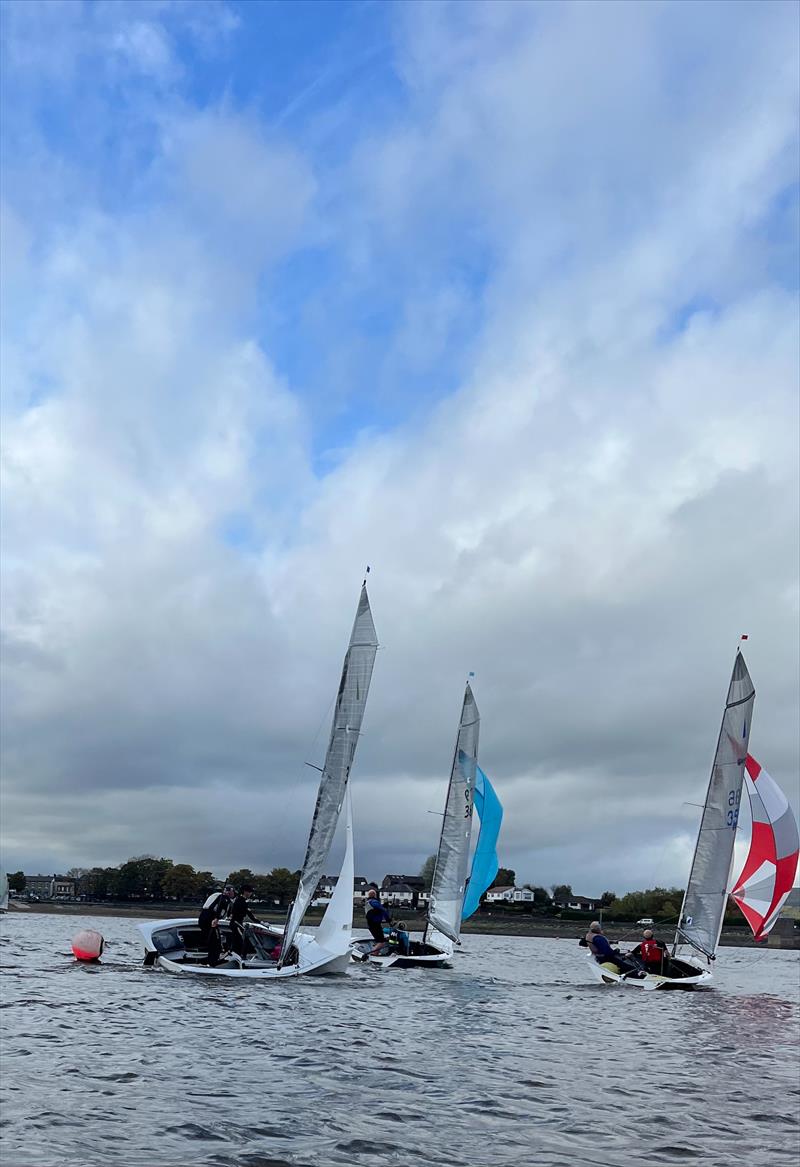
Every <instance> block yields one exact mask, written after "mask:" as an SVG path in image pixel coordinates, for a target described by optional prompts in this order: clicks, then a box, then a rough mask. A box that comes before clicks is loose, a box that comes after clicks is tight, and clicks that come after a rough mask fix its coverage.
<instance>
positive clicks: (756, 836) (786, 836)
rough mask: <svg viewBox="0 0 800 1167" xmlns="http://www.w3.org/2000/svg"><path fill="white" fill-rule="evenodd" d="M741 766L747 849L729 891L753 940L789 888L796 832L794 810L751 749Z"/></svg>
mask: <svg viewBox="0 0 800 1167" xmlns="http://www.w3.org/2000/svg"><path fill="white" fill-rule="evenodd" d="M745 770H746V773H745V782H746V784H747V793H748V795H749V796H750V812H751V816H752V820H753V826H752V832H751V835H750V849H749V851H748V853H747V858H746V859H745V862H744V866H743V868H742V870H741V873H740V875H739V878H738V879H737V880H736V883H735V884H734V888H733V891H732V892H731V895H732V896H733V898H734V899H735V900H736V903H737V904H738V905H739V907H740V909H741V911H742V915H743V916H744V918H745V919H746V920H747V922H748V924H749V925H750V927H751V928H752V930H753V935H754V936H755V938H756V940H766V938H767V936H768V935H769V932H770V929H771V928H772V925H773V924H774V923H775V921H776V920H777V918H778V916H779V915H780V910H781V908H782V907H783V905H784V903H785V901H786V897H787V896H788V894H789V892H790V891H791V890H792V885H793V883H794V877H795V875H796V874H797V858H798V852H800V837H798V833H797V822H796V821H795V817H794V815H793V814H792V809H791V807H790V806H789V803H788V801H787V799H786V796H785V794H784V793H783V791H782V790H781V788H780V786H778V784H777V782H775V781H774V779H772V778H770V776H769V774H768V773H767V772H766V770H764V769H762V767H761V766H760V765H759V764H758V762H757V761H756V760H755V758H754V757H752V756H751V755H750V754H748V755H747V760H746V762H745Z"/></svg>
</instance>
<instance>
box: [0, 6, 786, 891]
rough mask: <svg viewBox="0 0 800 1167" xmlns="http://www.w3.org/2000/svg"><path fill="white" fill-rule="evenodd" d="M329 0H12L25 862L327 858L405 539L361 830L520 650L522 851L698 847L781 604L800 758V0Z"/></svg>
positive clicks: (423, 828)
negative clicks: (327, 766)
mask: <svg viewBox="0 0 800 1167" xmlns="http://www.w3.org/2000/svg"><path fill="white" fill-rule="evenodd" d="M323 8H324V9H325V10H326V13H325V15H324V17H323V16H322V15H319V22H318V24H315V21H314V20H310V19H309V20H306V25H307V27H305V26H304V24H303V21H304V20H305V17H304V16H303V12H307V11H310V10H305V9H301V8H300V7H299V6H293V5H286V6H283V5H265V6H254V5H241V6H239V5H235V4H232V5H222V4H220V5H211V4H200V5H196V6H195V5H192V4H189V3H182V4H165V3H159V4H152V5H151V4H148V3H135V4H133V3H132V4H127V3H115V4H113V5H107V4H99V3H98V4H76V3H75V4H61V5H51V4H38V3H32V2H28V0H26V2H24V3H19V4H14V3H9V4H6V5H5V16H4V21H3V77H4V85H5V88H6V92H5V95H4V99H3V115H4V119H5V125H4V128H3V135H2V140H3V151H4V158H3V167H4V187H3V219H2V249H3V262H2V280H3V285H2V297H3V318H4V319H3V327H4V333H3V342H2V362H3V363H2V392H3V406H2V408H3V413H2V446H3V454H2V496H1V497H2V536H3V578H2V582H3V587H2V637H3V655H2V667H3V673H2V718H3V720H2V749H3V790H2V811H3V813H2V831H3V835H2V845H3V863H4V866H6V867H7V868H9V869H11V870H15V869H16V868H18V867H23V868H24V869H25V870H27V871H29V872H30V871H32V870H34V869H42V870H44V871H54V870H62V869H66V868H69V867H71V866H73V865H78V864H80V865H91V864H117V863H120V862H122V861H124V860H125V859H126V858H128V857H129V856H131V855H137V854H143V853H154V854H157V855H162V854H163V855H167V856H170V857H172V858H174V859H175V860H176V861H184V862H190V863H193V864H194V865H195V866H197V867H202V868H212V869H213V870H214V871H216V872H217V873H219V874H224V873H226V872H227V871H228V870H229V869H232V868H236V867H241V866H249V867H252V868H253V869H255V870H258V871H261V870H266V869H269V868H270V867H272V866H275V865H287V866H289V867H292V868H294V867H297V866H298V865H299V864H300V862H301V859H302V855H303V853H304V849H305V842H306V836H307V831H308V825H309V821H310V814H311V810H312V808H313V804H314V797H315V788H316V782H315V772H314V771H313V770H310V769H308V768H307V767H305V766H304V762H305V761H311V762H315V763H318V762H319V761H320V759H321V757H322V755H323V753H324V748H325V741H326V736H327V728H328V721H329V717H330V710H331V703H332V699H333V696H334V692H335V688H336V685H337V683H338V676H339V670H340V666H341V658H342V654H343V651H344V648H345V645H346V640H347V636H348V633H349V629H350V625H351V622H352V618H353V614H354V611H355V605H356V601H357V596H358V588H359V585H360V582H361V578H362V574H363V570H364V566H365V565H366V564H367V563H369V564H371V565H372V574H371V576H370V594H371V599H372V605H373V612H374V617H375V623H376V627H377V629H378V634H379V637H380V640H381V643H382V646H383V647H382V650H381V652H380V653H379V654H378V659H377V662H376V667H375V673H374V678H373V687H372V692H371V696H370V701H369V705H368V708H367V713H366V718H365V726H364V728H365V734H364V737H363V738H362V741H361V743H360V746H359V753H358V756H357V761H356V767H355V771H354V785H353V793H354V799H355V813H356V846H357V868H358V870H359V872H362V873H363V874H364V875H367V876H368V877H371V878H373V877H381V876H382V875H383V874H384V873H385V872H387V871H406V872H415V871H417V870H419V867H420V866H421V864H422V862H423V860H424V859H425V857H426V856H427V855H428V854H430V853H431V852H432V851H433V850H434V848H435V842H436V838H437V836H438V820H437V819H436V818H435V817H433V816H432V815H430V814H429V813H428V812H429V811H439V810H440V809H441V807H442V805H443V801H444V794H445V786H446V781H447V772H448V767H449V762H450V756H451V751H452V747H453V741H454V736H455V731H456V725H457V718H458V714H459V710H460V702H461V696H462V691H463V683H464V680H465V678H466V675H467V673H468V671H470V670H474V671H475V673H476V678H475V682H474V689H475V694H476V698H477V701H478V705H479V707H480V710H481V714H482V724H481V749H480V755H481V764H482V766H483V768H484V769H485V770H486V771H487V773H488V774H489V775H490V776H491V778H492V781H493V783H494V784H495V786H496V789H497V791H498V794H499V796H500V798H501V800H502V801H503V803H504V806H505V820H504V827H503V836H502V838H501V845H500V860H501V863H503V864H504V865H507V866H511V867H513V868H514V869H515V870H516V872H517V876H518V879H519V880H523V879H525V880H531V881H536V882H537V883H543V884H548V885H549V884H552V883H554V882H561V881H567V882H570V883H571V884H572V886H573V888H574V889H575V890H576V891H578V892H580V893H583V894H592V893H599V892H600V891H602V890H604V889H606V888H613V889H615V890H616V891H618V892H622V891H624V890H626V889H629V888H632V887H643V886H651V885H653V884H654V883H656V882H657V883H661V884H672V883H677V884H681V883H682V882H684V881H685V877H686V872H687V866H688V861H689V857H690V855H691V849H692V846H693V841H694V834H695V831H696V825H697V819H698V811H697V809H696V807H695V806H693V805H691V804H692V803H697V802H699V801H701V800H702V797H703V792H704V788H705V784H706V781H707V777H708V768H709V764H710V761H711V756H712V753H713V749H714V744H715V741H716V736H717V732H718V728H719V719H720V716H721V711H722V703H723V700H724V696H725V692H726V688H727V683H728V678H729V674H730V668H731V665H732V661H733V655H734V652H735V649H736V645H737V641H738V637H739V635H740V634H741V633H745V632H746V633H748V634H749V637H750V639H749V642H748V644H747V646H746V656H747V660H748V664H749V666H750V670H751V673H752V676H753V679H754V682H755V686H756V692H757V698H756V709H755V718H754V723H753V733H752V738H751V749H752V752H753V753H754V754H755V755H756V756H757V757H758V759H759V760H760V761H761V762H762V764H763V765H765V766H766V768H767V769H768V770H769V771H770V772H771V773H772V774H773V776H774V777H775V778H776V779H777V781H778V782H779V783H780V784H781V785H782V786H783V787H784V789H786V791H787V793H788V794H789V796H790V798H791V799H792V801H793V803H794V805H795V808H797V802H798V788H797V774H798V761H799V758H800V743H799V741H798V718H797V710H798V696H799V694H798V672H799V664H798V632H799V629H798V615H799V609H800V589H799V588H798V495H799V486H798V344H799V340H800V338H799V336H798V290H797V264H798V137H797V117H796V111H797V101H798V60H797V51H796V50H797V36H798V27H797V22H798V10H797V8H796V6H794V5H789V4H784V3H775V4H769V3H758V4H753V5H749V4H746V3H736V4H730V5H728V4H724V3H712V4H703V3H696V4H692V5H691V6H688V5H684V4H680V3H677V4H669V3H663V4H662V3H651V4H642V5H630V4H613V3H605V4H600V3H591V4H582V3H575V4H566V3H565V4H559V5H555V4H549V3H547V4H542V5H539V4H526V3H510V4H505V3H501V2H497V0H493V2H491V3H489V4H486V5H484V4H472V3H458V4H447V3H437V4H418V3H407V4H402V5H399V6H397V7H395V6H392V5H384V6H375V7H374V8H373V7H372V6H368V5H367V6H362V5H348V4H341V5H325V6H323ZM295 26H296V27H295ZM298 30H302V38H301V42H300V43H306V45H307V48H306V51H305V52H304V53H300V54H299V55H298V54H297V52H296V46H297V43H298V41H297V37H298V35H299V32H298ZM292 31H294V33H295V34H297V35H295V36H294V39H293V40H292V43H293V44H294V45H295V52H294V54H292V55H288V54H287V52H286V49H285V43H286V41H287V38H288V39H290V33H292ZM254 55H255V56H256V57H257V58H258V60H257V61H255V60H254ZM330 866H331V868H332V869H334V868H335V866H336V863H335V860H333V859H332V861H331V864H330Z"/></svg>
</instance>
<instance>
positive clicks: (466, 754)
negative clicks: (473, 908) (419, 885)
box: [425, 681, 481, 944]
mask: <svg viewBox="0 0 800 1167" xmlns="http://www.w3.org/2000/svg"><path fill="white" fill-rule="evenodd" d="M480 722H481V719H480V714H479V713H478V706H477V705H476V704H475V698H474V697H473V695H472V689H471V688H470V684H469V681H467V686H466V689H465V690H464V702H463V705H462V706H461V720H460V722H459V726H458V735H457V737H456V746H455V750H454V752H453V764H452V766H451V768H450V783H449V785H448V787H447V800H446V802H445V808H444V818H443V819H442V833H441V835H440V837H439V850H438V851H437V853H436V866H435V867H434V870H433V881H432V883H431V898H430V903H429V904H428V912H427V925H426V928H425V939H426V940H427V938H428V935H429V932H430V931H431V929H436V930H437V931H439V932H441V933H442V934H443V935H444V936H446V937H447V938H448V939H449V940H452V941H453V942H454V943H455V944H458V942H459V941H458V936H459V931H460V927H461V906H462V904H463V902H464V893H465V891H466V885H467V863H468V860H469V840H470V834H471V832H472V807H473V796H474V792H475V770H476V765H477V758H478V732H479V729H480Z"/></svg>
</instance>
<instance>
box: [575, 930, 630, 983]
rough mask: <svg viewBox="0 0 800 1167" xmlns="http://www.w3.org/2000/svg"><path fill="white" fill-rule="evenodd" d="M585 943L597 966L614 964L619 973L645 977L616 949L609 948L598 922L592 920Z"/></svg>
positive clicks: (609, 945)
mask: <svg viewBox="0 0 800 1167" xmlns="http://www.w3.org/2000/svg"><path fill="white" fill-rule="evenodd" d="M585 943H586V944H587V945H588V947H589V949H590V950H591V953H592V956H593V957H594V958H595V960H596V961H597V963H598V964H606V963H609V964H615V965H616V966H617V968H618V969H619V971H620V972H621V973H632V974H633V975H634V976H636V977H643V976H644V975H645V974H644V973H643V972H642V970H641V969H640V968H639V967H638V966H637V965H636V964H635V963H634V962H633V961H631V960H628V959H627V958H626V957H624V956H623V955H622V953H621V952H619V951H618V949H616V948H612V947H611V944H610V942H609V941H608V939H607V937H605V936H604V935H603V926H602V924H600V923H599V921H597V920H593V921H592V922H591V924H590V925H589V931H588V932H587V933H586V940H585Z"/></svg>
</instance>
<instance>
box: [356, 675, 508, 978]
mask: <svg viewBox="0 0 800 1167" xmlns="http://www.w3.org/2000/svg"><path fill="white" fill-rule="evenodd" d="M479 730H480V715H479V713H478V706H477V704H476V703H475V698H474V696H473V693H472V689H471V687H470V684H469V682H467V686H466V689H465V691H464V700H463V703H462V706H461V717H460V719H459V726H458V734H457V737H456V746H455V750H454V752H453V763H452V766H451V768H450V781H449V784H448V787H447V798H446V800H445V809H444V816H443V819H442V831H441V835H440V838H439V848H438V851H437V853H436V865H435V867H434V872H433V880H432V883H431V896H430V902H429V904H428V910H427V916H426V925H425V930H424V932H423V934H422V937H421V938H419V939H414V938H409V942H408V944H407V946H405V947H401V946H400V945H399V944H396V943H392V942H391V941H390V943H388V944H384V945H380V944H378V945H376V942H375V940H374V939H369V940H355V941H353V944H352V954H353V959H354V960H357V961H361V962H368V963H369V964H373V965H377V966H378V967H381V968H445V967H448V966H449V964H450V961H451V960H452V957H453V951H454V945H457V944H460V942H461V941H460V932H461V922H462V920H464V919H466V918H467V917H468V916H470V915H472V913H473V912H474V911H475V910H476V908H477V907H478V904H479V902H480V897H481V895H482V894H483V892H484V891H485V890H486V888H487V887H488V886H489V885H490V884H491V882H492V880H493V879H494V877H495V875H496V874H497V871H498V863H497V852H496V850H495V847H496V843H497V837H498V834H499V831H500V823H501V821H502V817H503V810H502V807H501V806H500V802H499V800H498V798H497V795H496V794H495V792H494V790H493V789H492V786H491V783H490V782H489V779H488V778H487V777H486V775H485V774H484V773H483V771H482V770H481V768H480V766H478V736H479ZM474 808H477V810H478V816H479V818H480V821H481V830H480V835H479V837H478V843H477V846H476V848H475V854H474V856H473V861H472V867H471V870H470V872H469V874H468V866H469V852H470V838H471V834H472V814H473V809H474ZM376 949H377V951H376Z"/></svg>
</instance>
